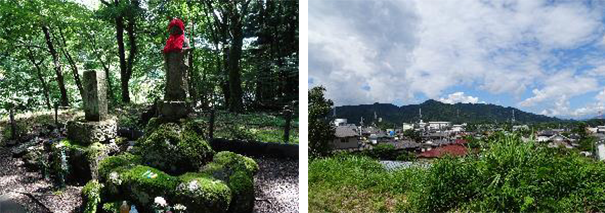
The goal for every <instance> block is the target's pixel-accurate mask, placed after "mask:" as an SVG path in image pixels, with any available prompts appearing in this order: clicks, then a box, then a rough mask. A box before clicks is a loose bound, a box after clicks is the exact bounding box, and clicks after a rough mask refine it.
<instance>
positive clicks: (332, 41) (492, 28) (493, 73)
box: [309, 0, 605, 115]
mask: <svg viewBox="0 0 605 213" xmlns="http://www.w3.org/2000/svg"><path fill="white" fill-rule="evenodd" d="M604 5H605V4H604V3H595V4H593V5H592V7H588V6H587V4H584V3H583V2H580V1H564V2H555V3H553V2H552V1H547V0H538V1H524V0H519V1H515V0H506V1H479V0H477V1H473V0H467V1H448V0H417V1H408V0H389V1H369V0H355V1H325V0H311V1H310V2H309V69H310V70H309V77H310V78H312V79H313V80H314V81H313V84H312V85H311V86H314V85H324V86H326V87H327V90H328V94H327V96H328V98H331V99H333V100H334V101H335V103H336V104H337V105H342V104H360V103H372V102H393V101H395V100H403V101H402V102H403V103H409V102H413V101H414V100H416V98H417V96H418V95H420V94H422V95H423V96H425V97H427V98H434V99H438V98H440V97H442V98H443V97H444V95H446V94H443V93H444V91H447V90H448V89H451V88H452V87H454V86H455V87H457V88H458V87H459V88H461V89H460V90H458V91H464V89H465V88H474V89H476V90H483V91H487V92H488V93H491V94H502V95H510V96H513V97H514V99H516V100H518V101H520V103H517V104H518V105H520V106H525V107H530V106H534V108H532V109H533V110H535V111H542V110H543V109H545V108H546V107H548V108H549V110H551V111H549V113H550V114H553V112H554V113H557V114H560V115H563V114H565V113H572V111H573V109H570V108H571V107H569V100H570V99H572V98H574V97H576V96H578V95H582V94H585V93H586V92H589V91H595V90H596V89H597V88H599V87H600V85H599V82H598V81H596V80H595V79H594V76H596V75H600V76H605V71H601V69H594V71H591V72H592V74H590V72H587V73H580V72H579V71H577V70H574V67H580V66H581V65H586V64H587V63H593V65H595V67H597V68H598V67H599V66H598V63H602V57H601V56H602V54H603V53H602V52H598V53H596V54H593V55H592V56H590V57H589V56H586V57H580V58H568V57H565V56H564V55H560V54H558V53H556V52H557V51H559V50H573V49H575V48H578V47H582V46H585V45H587V44H591V45H596V44H597V43H598V42H600V41H601V40H602V39H603V38H602V36H603V32H604V31H605V29H604V27H603V17H604V10H603V9H604V8H605V7H604ZM587 57H589V58H587ZM589 59H590V60H589ZM599 61H600V62H599ZM561 64H563V65H567V66H571V67H564V68H561V67H562V66H559V65H561ZM576 65H577V66H576ZM603 67H605V66H603ZM601 73H603V75H601ZM366 86H367V87H366ZM363 87H365V88H366V89H363ZM367 88H369V89H367ZM528 90H532V91H533V92H532V97H529V98H525V99H522V97H523V96H525V95H527V91H528ZM449 95H452V94H449ZM449 95H447V97H449ZM447 97H446V98H444V99H448V98H447ZM562 97H564V98H562ZM514 104H515V103H509V105H514ZM537 105H540V106H537ZM541 106H545V107H541ZM547 111H548V110H547ZM545 112H546V111H545Z"/></svg>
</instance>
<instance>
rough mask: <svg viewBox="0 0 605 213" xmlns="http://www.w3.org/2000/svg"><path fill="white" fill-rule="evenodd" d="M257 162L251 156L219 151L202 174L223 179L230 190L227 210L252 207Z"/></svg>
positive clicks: (246, 209)
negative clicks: (229, 201) (230, 197)
mask: <svg viewBox="0 0 605 213" xmlns="http://www.w3.org/2000/svg"><path fill="white" fill-rule="evenodd" d="M256 172H258V164H257V163H256V162H255V161H254V160H253V159H251V158H248V157H245V156H242V155H240V154H236V153H233V152H227V151H225V152H219V153H217V154H216V155H215V156H214V160H213V162H212V163H209V164H208V165H206V167H204V170H203V171H202V173H203V174H207V175H212V176H213V177H215V178H218V179H220V180H223V181H225V182H226V183H227V184H228V186H229V188H230V190H231V196H232V199H231V203H230V204H229V212H251V211H252V209H253V207H254V174H256Z"/></svg>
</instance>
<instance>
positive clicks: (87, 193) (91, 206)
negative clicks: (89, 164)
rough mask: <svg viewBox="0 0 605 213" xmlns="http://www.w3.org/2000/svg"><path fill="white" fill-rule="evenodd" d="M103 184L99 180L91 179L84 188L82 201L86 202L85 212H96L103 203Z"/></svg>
mask: <svg viewBox="0 0 605 213" xmlns="http://www.w3.org/2000/svg"><path fill="white" fill-rule="evenodd" d="M102 188H103V185H102V184H100V183H99V182H98V181H97V180H91V181H89V182H88V183H87V184H86V185H85V186H84V188H82V203H84V213H95V212H97V208H98V207H99V204H100V203H101V189H102Z"/></svg>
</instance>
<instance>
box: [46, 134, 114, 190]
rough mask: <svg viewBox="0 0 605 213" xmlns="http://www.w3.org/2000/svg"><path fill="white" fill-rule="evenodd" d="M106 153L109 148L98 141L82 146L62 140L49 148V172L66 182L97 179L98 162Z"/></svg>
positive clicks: (82, 181)
mask: <svg viewBox="0 0 605 213" xmlns="http://www.w3.org/2000/svg"><path fill="white" fill-rule="evenodd" d="M108 154H109V148H108V147H107V146H106V145H104V144H101V143H98V142H97V143H93V144H90V145H86V146H82V145H80V144H77V143H73V142H72V141H70V140H67V139H66V140H62V141H60V142H59V143H56V144H53V145H52V146H51V149H50V156H51V157H50V162H49V165H50V169H51V174H52V175H53V176H54V177H57V178H62V179H64V180H65V181H68V182H75V183H80V184H84V183H86V182H88V181H89V180H92V179H98V172H97V171H98V164H99V162H100V161H101V160H103V159H104V158H106V157H107V156H108Z"/></svg>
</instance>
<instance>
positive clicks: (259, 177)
mask: <svg viewBox="0 0 605 213" xmlns="http://www.w3.org/2000/svg"><path fill="white" fill-rule="evenodd" d="M141 110H142V108H136V109H135V108H129V109H120V110H116V112H117V113H119V114H120V115H118V119H119V121H118V122H119V123H120V122H122V123H123V124H130V125H133V127H134V126H135V125H136V119H137V118H136V117H134V116H132V115H136V116H139V115H140V112H141ZM133 111H135V113H132V112H133ZM225 113H226V112H219V113H218V116H217V126H218V127H217V128H218V130H217V135H218V136H225V137H227V136H230V134H231V133H233V132H234V131H236V132H237V131H239V130H242V131H248V132H249V130H250V128H247V127H246V125H247V124H248V123H251V124H252V125H254V126H257V127H259V128H265V129H267V128H271V125H273V126H275V127H274V128H273V130H274V131H273V134H274V135H275V134H283V130H281V129H282V128H281V127H277V126H279V125H283V119H281V118H279V117H278V116H274V115H269V114H245V115H230V114H225ZM121 115H131V116H121ZM78 116H83V112H82V111H79V110H60V113H59V122H60V123H62V124H63V125H64V124H65V123H66V122H67V121H68V120H71V119H73V118H75V117H78ZM197 119H200V120H205V119H207V118H205V117H203V116H201V117H199V118H197ZM246 119H250V121H247V123H243V121H246ZM16 120H17V125H18V129H19V131H18V134H19V135H20V138H21V143H25V142H28V141H32V140H37V141H39V142H42V141H44V140H56V139H59V138H63V137H66V135H65V129H64V128H63V129H61V131H58V132H53V131H52V129H53V126H54V112H49V111H46V112H37V113H22V114H18V115H17V116H16ZM128 122H132V123H128ZM123 124H122V125H123ZM229 124H238V125H239V126H238V127H237V128H229V127H227V126H228V125H229ZM8 126H9V125H8V121H7V119H6V118H3V119H0V132H1V133H2V134H1V135H0V196H4V197H8V198H9V199H11V200H12V201H15V202H17V203H18V204H20V205H22V206H24V207H25V208H26V209H27V210H28V211H30V212H79V208H80V206H81V205H82V199H81V190H82V186H73V185H68V186H67V187H64V188H57V187H56V185H54V184H53V183H52V181H49V180H47V179H45V178H44V177H43V175H42V173H41V171H28V169H26V167H25V165H24V164H25V163H24V161H23V160H22V159H20V158H14V157H13V156H12V149H13V148H15V147H16V146H9V145H8V144H9V141H8V140H6V139H5V138H6V137H5V136H7V135H9V134H10V131H9V128H8ZM242 126H243V127H242ZM248 126H250V125H248ZM293 126H294V127H293V130H294V131H296V134H294V137H295V138H296V139H295V141H296V143H298V133H297V132H298V122H297V119H296V122H293ZM221 128H223V129H224V130H222V131H221V130H220V129H221ZM279 130H281V132H280V131H279ZM244 136H246V137H252V136H254V135H252V136H251V135H250V134H244ZM272 137H273V138H275V139H276V141H265V142H278V141H277V139H279V138H280V137H279V136H272ZM227 138H228V137H227ZM233 139H238V138H233ZM251 139H256V138H251ZM252 158H253V159H254V160H255V161H256V162H257V163H258V165H259V167H260V170H259V172H258V173H257V174H256V175H255V176H254V182H255V197H256V201H255V206H254V212H298V211H299V210H298V200H299V199H298V160H297V159H296V160H291V159H277V158H266V157H252Z"/></svg>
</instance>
